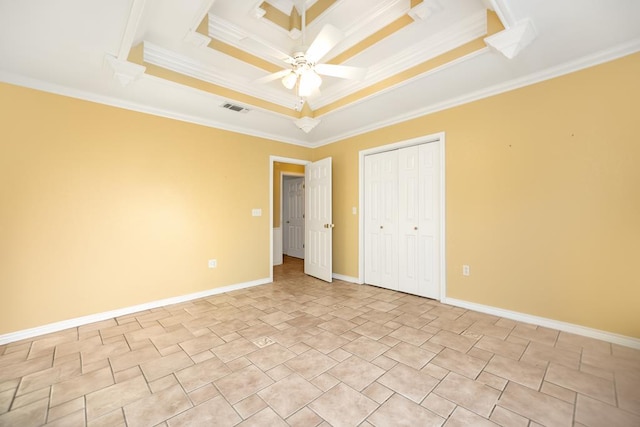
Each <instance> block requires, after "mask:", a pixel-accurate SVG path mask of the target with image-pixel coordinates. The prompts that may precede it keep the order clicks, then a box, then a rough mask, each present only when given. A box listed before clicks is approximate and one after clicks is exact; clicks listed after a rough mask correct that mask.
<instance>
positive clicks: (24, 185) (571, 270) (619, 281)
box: [0, 54, 640, 337]
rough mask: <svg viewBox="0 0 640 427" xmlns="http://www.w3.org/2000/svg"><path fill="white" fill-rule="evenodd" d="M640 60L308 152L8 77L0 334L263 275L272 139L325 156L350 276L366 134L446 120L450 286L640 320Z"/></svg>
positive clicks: (616, 321) (384, 138) (525, 304)
mask: <svg viewBox="0 0 640 427" xmlns="http://www.w3.org/2000/svg"><path fill="white" fill-rule="evenodd" d="M638 75H640V54H635V55H631V56H628V57H626V58H622V59H620V60H617V61H613V62H610V63H607V64H603V65H600V66H597V67H593V68H590V69H587V70H583V71H580V72H577V73H573V74H571V75H567V76H564V77H560V78H556V79H553V80H550V81H547V82H543V83H540V84H536V85H533V86H530V87H526V88H523V89H519V90H516V91H512V92H509V93H506V94H502V95H498V96H494V97H491V98H488V99H484V100H481V101H477V102H474V103H471V104H467V105H464V106H460V107H457V108H453V109H450V110H447V111H443V112H440V113H436V114H432V115H429V116H425V117H422V118H419V119H415V120H412V121H409V122H406V123H403V124H399V125H395V126H390V127H388V128H385V129H382V130H379V131H376V132H371V133H369V134H366V135H361V136H358V137H354V138H350V139H347V140H345V141H342V142H339V143H335V144H331V145H328V146H325V147H321V148H317V149H314V150H308V149H304V148H301V147H297V146H292V145H287V144H281V143H277V142H274V141H268V140H262V139H259V138H253V137H249V136H243V135H238V134H234V133H230V132H225V131H220V130H215V129H210V128H206V127H202V126H197V125H192V124H187V123H182V122H177V121H173V120H168V119H163V118H159V117H153V116H149V115H145V114H140V113H135V112H131V111H125V110H120V109H116V108H112V107H108V106H103V105H97V104H93V103H89V102H84V101H79V100H74V99H70V98H65V97H61V96H57V95H51V94H46V93H42V92H38V91H33V90H29V89H24V88H18V87H14V86H10V85H4V84H0V118H1V119H0V120H1V126H0V135H1V136H2V137H1V138H0V286H1V288H0V297H1V298H0V334H2V333H7V332H12V331H17V330H22V329H26V328H30V327H34V326H39V325H44V324H47V323H51V322H55V321H60V320H64V319H69V318H74V317H79V316H83V315H88V314H94V313H100V312H104V311H108V310H113V309H118V308H122V307H128V306H132V305H136V304H141V303H145V302H149V301H154V300H158V299H162V298H168V297H172V296H178V295H185V294H189V293H192V292H198V291H203V290H206V289H211V288H215V287H219V286H224V285H228V284H234V283H241V282H246V281H250V280H256V279H262V278H265V277H268V273H269V261H270V260H269V247H268V246H269V242H268V240H269V225H270V224H269V220H268V216H267V215H265V216H262V217H251V209H252V208H262V209H263V212H268V202H269V201H268V193H269V188H268V183H269V180H268V179H267V177H268V174H269V155H278V156H283V157H291V158H300V159H304V158H313V159H320V158H324V157H326V156H332V157H333V167H334V175H333V182H334V183H336V182H339V183H340V185H334V201H333V203H334V208H333V215H334V224H335V225H336V227H335V229H334V260H333V265H334V271H335V272H336V273H339V274H343V275H346V276H353V277H357V276H358V217H357V216H356V215H353V214H352V212H351V208H352V207H353V206H358V152H359V150H362V149H365V148H370V147H373V146H378V145H384V144H388V143H392V142H396V141H401V140H405V139H409V138H414V137H418V136H421V135H428V134H433V133H437V132H441V131H444V132H445V133H446V212H447V213H446V248H447V249H446V257H447V269H446V273H447V285H448V296H450V297H453V298H458V299H462V300H467V301H472V302H477V303H480V304H486V305H490V306H495V307H501V308H505V309H508V310H514V311H519V312H523V313H529V314H533V315H537V316H543V317H548V318H551V319H557V320H561V321H566V322H571V323H575V324H580V325H584V326H588V327H593V328H597V329H602V330H606V331H611V332H616V333H620V334H624V335H628V336H633V337H640V310H638V307H637V305H638V301H640V286H638V283H639V282H638V280H637V274H636V271H635V269H636V268H637V267H636V265H637V263H638V259H640V221H639V220H638V219H639V218H640V191H639V190H638V189H639V188H640V167H639V166H638V159H640V144H638V134H639V133H640V126H638V124H637V123H638V119H637V116H638V111H640V79H638V78H637V76H638ZM239 195H240V196H239ZM248 242H250V244H247V243H248ZM209 258H217V259H218V263H219V267H218V268H217V269H215V270H209V269H207V267H206V261H207V259H209ZM248 260H250V262H248ZM462 264H469V265H470V266H471V276H469V277H463V276H462V275H461V265H462Z"/></svg>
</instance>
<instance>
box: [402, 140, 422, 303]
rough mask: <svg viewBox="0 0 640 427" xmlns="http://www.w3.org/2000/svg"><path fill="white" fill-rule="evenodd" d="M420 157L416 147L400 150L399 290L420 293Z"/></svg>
mask: <svg viewBox="0 0 640 427" xmlns="http://www.w3.org/2000/svg"><path fill="white" fill-rule="evenodd" d="M419 160H420V159H419V150H418V147H417V146H415V147H408V148H403V149H400V150H398V189H399V204H398V206H399V212H398V218H399V221H398V229H399V239H400V243H399V251H398V263H399V264H398V273H399V275H398V289H399V290H400V291H403V292H408V293H412V294H417V293H419V292H418V291H419V289H418V286H419V268H420V256H419V245H418V223H419V216H420V211H419V200H418V195H419V190H420V174H419V172H420V171H419V164H420V162H419Z"/></svg>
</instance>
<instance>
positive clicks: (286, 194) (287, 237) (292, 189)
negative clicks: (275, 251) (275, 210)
mask: <svg viewBox="0 0 640 427" xmlns="http://www.w3.org/2000/svg"><path fill="white" fill-rule="evenodd" d="M280 194H281V195H282V196H281V197H280V200H281V205H282V206H281V209H280V212H281V219H280V224H281V228H282V254H283V256H284V255H286V256H289V257H294V258H300V259H304V232H305V221H304V220H305V218H304V175H302V176H300V175H299V174H288V173H284V172H283V175H282V187H281V191H280Z"/></svg>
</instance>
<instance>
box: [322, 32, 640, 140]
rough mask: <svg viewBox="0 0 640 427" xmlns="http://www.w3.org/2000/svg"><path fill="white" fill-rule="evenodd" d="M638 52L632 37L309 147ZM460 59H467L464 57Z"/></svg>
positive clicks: (638, 45) (638, 43) (639, 46)
mask: <svg viewBox="0 0 640 427" xmlns="http://www.w3.org/2000/svg"><path fill="white" fill-rule="evenodd" d="M487 52H490V49H489V48H488V47H486V48H483V49H481V50H479V51H476V52H474V53H473V54H471V55H472V56H475V55H479V54H484V53H487ZM637 52H640V38H639V39H635V40H632V41H630V42H627V43H623V44H621V45H618V46H615V47H613V48H610V49H605V50H603V51H600V52H597V53H595V54H592V55H587V56H585V57H582V58H579V59H576V60H573V61H569V62H566V63H564V64H561V65H559V66H556V67H551V68H548V69H545V70H542V71H539V72H537V73H533V74H529V75H527V76H523V77H520V78H517V79H513V80H510V81H507V82H504V83H500V84H496V85H493V86H490V87H488V88H485V89H481V90H478V91H475V92H473V93H469V94H467V95H464V96H460V97H457V98H452V99H449V100H446V101H443V102H440V103H437V104H433V105H429V106H426V107H424V108H419V109H416V110H413V111H411V112H409V113H405V114H402V115H398V116H396V117H394V118H391V119H389V120H385V121H380V122H376V123H375V124H372V125H367V126H361V127H359V128H357V129H353V130H351V131H349V132H343V133H341V134H339V135H335V136H332V137H329V138H325V139H323V140H319V141H315V142H313V143H311V145H310V146H311V147H312V148H317V147H322V146H324V145H328V144H333V143H335V142H339V141H342V140H344V139H347V138H352V137H355V136H358V135H362V134H364V133H367V132H373V131H375V130H378V129H382V128H385V127H388V126H393V125H396V124H399V123H402V122H406V121H408V120H413V119H417V118H419V117H423V116H427V115H429V114H433V113H437V112H439V111H443V110H448V109H450V108H454V107H458V106H460V105H464V104H468V103H470V102H474V101H478V100H481V99H484V98H488V97H491V96H494V95H499V94H501V93H505V92H509V91H512V90H516V89H519V88H522V87H525V86H530V85H532V84H536V83H540V82H543V81H545V80H550V79H554V78H556V77H561V76H564V75H567V74H571V73H575V72H577V71H580V70H583V69H585V68H589V67H594V66H596V65H599V64H603V63H605V62H609V61H614V60H616V59H618V58H622V57H624V56H627V55H632V54H634V53H637ZM468 57H469V55H468V56H467V57H465V58H468ZM461 59H464V58H461ZM453 64H454V63H449V64H446V65H445V67H447V66H451V65H453ZM407 83H408V81H406V82H403V84H407ZM359 102H362V101H359ZM329 114H331V113H328V114H327V115H329Z"/></svg>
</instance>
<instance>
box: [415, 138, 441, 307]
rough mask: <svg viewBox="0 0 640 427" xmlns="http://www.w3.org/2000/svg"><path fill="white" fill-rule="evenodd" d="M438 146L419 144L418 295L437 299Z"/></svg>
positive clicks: (438, 224) (438, 245)
mask: <svg viewBox="0 0 640 427" xmlns="http://www.w3.org/2000/svg"><path fill="white" fill-rule="evenodd" d="M439 150H440V146H439V144H423V145H420V146H419V164H420V166H419V168H420V190H419V198H418V209H419V212H420V216H419V224H418V233H419V237H418V238H419V240H420V245H419V246H420V249H419V254H420V255H419V257H420V274H419V284H418V292H417V293H418V294H419V295H423V296H426V297H429V298H435V299H438V298H440V240H439V236H440V151H439Z"/></svg>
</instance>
